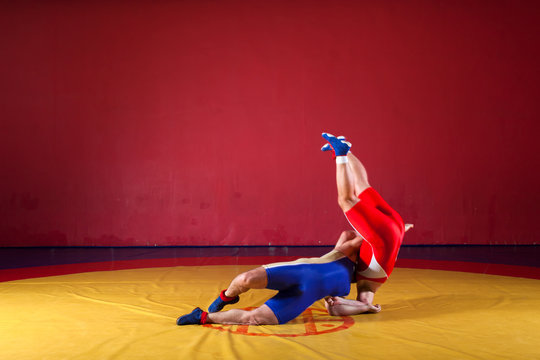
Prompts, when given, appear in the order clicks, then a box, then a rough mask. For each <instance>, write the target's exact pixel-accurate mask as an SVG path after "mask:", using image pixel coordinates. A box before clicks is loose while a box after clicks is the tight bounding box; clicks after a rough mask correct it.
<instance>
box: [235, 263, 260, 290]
mask: <svg viewBox="0 0 540 360" xmlns="http://www.w3.org/2000/svg"><path fill="white" fill-rule="evenodd" d="M261 269H262V270H261ZM235 281H236V282H237V284H238V285H239V286H242V287H246V288H251V287H254V286H261V285H263V284H264V282H265V281H266V271H265V270H264V268H257V269H253V270H250V271H247V272H245V273H242V274H240V275H238V276H237V277H236V279H235Z"/></svg>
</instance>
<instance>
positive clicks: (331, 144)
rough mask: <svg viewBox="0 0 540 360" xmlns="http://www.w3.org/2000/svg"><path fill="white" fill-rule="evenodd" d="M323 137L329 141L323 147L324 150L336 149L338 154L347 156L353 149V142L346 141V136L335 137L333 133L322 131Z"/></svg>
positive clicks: (335, 151)
mask: <svg viewBox="0 0 540 360" xmlns="http://www.w3.org/2000/svg"><path fill="white" fill-rule="evenodd" d="M322 137H323V139H324V140H326V141H328V144H325V145H324V146H323V147H322V148H321V150H322V151H329V150H334V153H335V154H336V156H346V155H347V153H348V152H349V150H350V149H351V146H352V144H351V143H350V142H348V141H346V139H345V137H344V136H339V137H335V136H334V135H332V134H328V133H322Z"/></svg>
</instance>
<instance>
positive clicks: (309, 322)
mask: <svg viewBox="0 0 540 360" xmlns="http://www.w3.org/2000/svg"><path fill="white" fill-rule="evenodd" d="M302 316H303V318H304V325H305V327H306V334H308V335H313V334H316V333H317V326H315V322H314V321H313V313H312V312H311V309H306V311H304V312H303V313H302Z"/></svg>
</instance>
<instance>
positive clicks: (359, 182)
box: [347, 151, 370, 196]
mask: <svg viewBox="0 0 540 360" xmlns="http://www.w3.org/2000/svg"><path fill="white" fill-rule="evenodd" d="M347 159H348V160H349V162H348V164H349V167H350V169H351V172H352V173H353V178H354V180H353V181H354V192H355V194H356V196H358V195H360V194H361V193H362V191H364V190H366V189H367V188H368V187H370V185H369V183H368V175H367V171H366V168H365V167H364V165H363V164H362V163H361V162H360V160H358V158H357V157H356V156H354V154H353V153H352V152H350V151H349V153H348V154H347Z"/></svg>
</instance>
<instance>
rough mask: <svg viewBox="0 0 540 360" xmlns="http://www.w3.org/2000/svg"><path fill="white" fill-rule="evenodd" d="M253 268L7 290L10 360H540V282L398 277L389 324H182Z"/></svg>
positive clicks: (312, 314)
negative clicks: (180, 322) (180, 320)
mask: <svg viewBox="0 0 540 360" xmlns="http://www.w3.org/2000/svg"><path fill="white" fill-rule="evenodd" d="M252 267H253V266H226V265H223V266H182V267H172V268H149V269H137V270H119V271H107V272H92V273H82V274H72V275H64V276H54V277H47V278H38V279H30V280H18V281H10V282H4V283H0V315H1V316H0V335H1V336H0V359H2V360H8V359H14V360H15V359H17V360H23V359H40V360H42V359H55V360H58V359H321V360H323V359H324V360H327V359H415V360H417V359H540V339H539V338H540V337H539V335H540V310H539V309H540V281H538V280H533V279H523V278H515V277H505V276H493V275H482V274H472V273H461V272H451V271H434V270H417V269H401V268H397V269H395V271H394V273H393V274H392V278H391V279H390V280H389V281H388V283H387V284H385V286H383V287H382V288H381V290H380V292H379V293H378V294H377V296H376V297H375V299H376V302H377V303H380V304H381V305H382V312H381V313H379V314H373V315H359V316H352V317H330V316H328V315H327V314H326V311H325V310H324V305H323V303H322V301H319V302H317V303H315V304H314V305H313V306H312V307H311V308H310V309H308V310H307V311H306V312H305V313H304V314H302V315H301V316H300V317H298V318H297V319H295V320H294V321H292V322H291V323H288V324H285V325H274V326H260V327H256V326H221V325H209V326H197V325H192V326H184V327H180V326H177V325H176V323H175V321H176V318H177V317H178V316H179V315H181V314H185V313H188V312H190V311H191V310H192V309H193V308H194V307H196V306H201V307H202V308H206V307H207V306H208V305H210V303H211V302H212V301H213V300H214V298H215V297H216V296H217V295H218V293H219V291H220V290H222V289H223V288H225V287H226V286H227V285H228V283H229V281H230V280H231V279H232V278H233V277H234V276H235V275H236V274H238V273H240V272H242V271H246V270H248V269H250V268H252ZM273 293H274V292H273V291H270V290H253V291H250V292H248V293H246V294H244V295H242V296H241V301H240V302H239V303H238V304H235V305H233V306H232V307H237V308H247V307H250V306H258V305H260V304H262V303H263V302H264V301H265V300H266V299H267V298H268V297H270V296H271V295H272V294H273ZM355 295H356V291H355V290H354V289H352V293H351V296H349V297H350V298H353V297H354V296H355ZM232 307H231V308H232Z"/></svg>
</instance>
